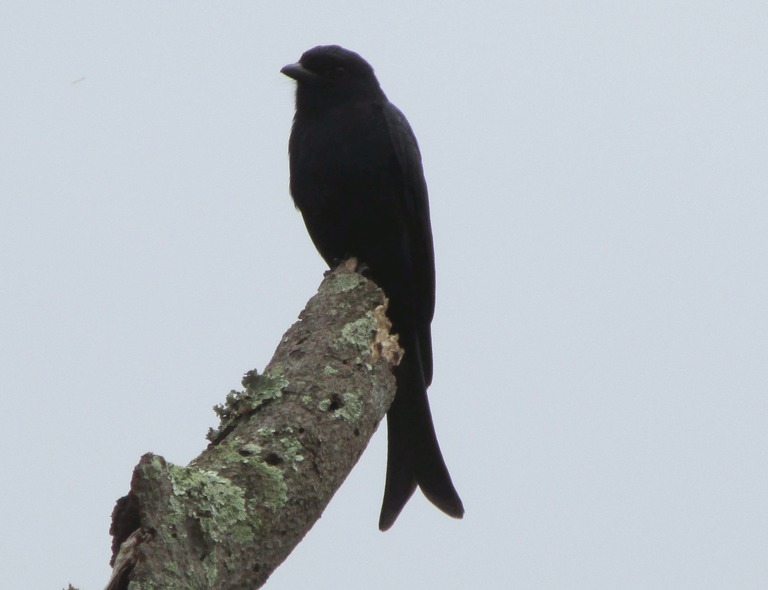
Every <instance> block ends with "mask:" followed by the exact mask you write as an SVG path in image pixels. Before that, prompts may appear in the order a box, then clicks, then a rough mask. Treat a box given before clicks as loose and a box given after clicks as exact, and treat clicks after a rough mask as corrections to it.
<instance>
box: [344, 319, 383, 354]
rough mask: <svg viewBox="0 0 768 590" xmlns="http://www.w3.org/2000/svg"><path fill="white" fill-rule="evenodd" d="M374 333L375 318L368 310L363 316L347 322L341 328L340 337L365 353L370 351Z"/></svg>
mask: <svg viewBox="0 0 768 590" xmlns="http://www.w3.org/2000/svg"><path fill="white" fill-rule="evenodd" d="M375 334H376V320H375V319H374V317H373V313H371V312H370V311H369V312H366V314H365V315H364V316H363V317H361V318H359V319H356V320H355V321H353V322H349V323H348V324H346V325H345V326H344V327H343V328H342V329H341V337H342V339H343V341H344V342H346V343H348V344H351V345H352V346H354V347H355V348H356V349H357V350H359V351H361V352H362V351H365V352H366V353H370V348H371V342H373V339H374V336H375Z"/></svg>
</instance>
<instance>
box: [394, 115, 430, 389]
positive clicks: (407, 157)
mask: <svg viewBox="0 0 768 590" xmlns="http://www.w3.org/2000/svg"><path fill="white" fill-rule="evenodd" d="M384 117H385V119H386V122H387V128H388V130H389V136H390V138H391V140H392V144H393V146H394V148H395V155H396V156H397V159H398V161H399V163H400V168H401V170H402V174H403V186H404V191H403V199H404V204H403V205H404V209H405V211H406V213H407V219H408V220H409V221H410V227H409V236H410V238H411V240H410V241H411V252H410V254H411V256H412V262H413V264H412V267H411V268H412V271H413V273H412V277H413V281H414V285H415V288H416V309H417V313H418V314H419V317H418V326H419V335H418V336H419V343H420V345H421V346H420V348H421V357H422V364H423V369H424V378H425V381H426V383H427V385H428V384H429V383H431V382H432V341H431V336H430V324H431V322H432V317H433V315H434V312H435V254H434V247H433V245H432V226H431V224H430V221H429V199H428V196H427V182H426V180H425V179H424V171H423V169H422V166H421V152H420V151H419V145H418V143H417V141H416V136H415V135H414V134H413V130H412V129H411V126H410V125H409V124H408V120H407V119H406V118H405V115H403V113H401V112H400V110H399V109H398V108H397V107H396V106H394V105H393V104H392V103H390V102H387V103H386V104H385V105H384Z"/></svg>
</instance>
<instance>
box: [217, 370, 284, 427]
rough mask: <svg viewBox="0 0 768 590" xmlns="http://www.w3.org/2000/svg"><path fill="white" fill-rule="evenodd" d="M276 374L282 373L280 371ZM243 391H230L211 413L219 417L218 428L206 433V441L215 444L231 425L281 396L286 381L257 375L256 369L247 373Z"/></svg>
mask: <svg viewBox="0 0 768 590" xmlns="http://www.w3.org/2000/svg"><path fill="white" fill-rule="evenodd" d="M278 373H282V370H280V371H279V372H278ZM242 384H243V387H244V388H245V389H244V390H243V391H235V390H232V391H230V392H229V393H228V394H227V399H226V401H225V403H224V404H223V405H221V404H220V405H216V406H214V408H213V411H214V412H216V415H217V416H218V417H219V420H220V423H219V427H218V428H216V429H214V428H211V429H210V430H209V431H208V436H207V438H208V440H210V441H211V442H217V441H218V439H219V438H220V437H221V436H222V434H224V433H226V432H227V429H228V428H229V427H230V426H231V425H232V423H233V422H234V421H235V420H236V419H237V418H239V417H240V416H243V415H245V414H249V413H251V412H254V411H256V410H258V409H259V408H260V407H261V406H263V405H264V404H266V403H269V402H270V401H272V400H274V399H279V398H281V397H282V396H283V388H284V387H286V386H287V385H288V380H287V379H285V378H284V377H282V376H280V374H278V375H271V374H267V373H265V374H264V375H259V373H258V371H256V369H254V370H252V371H248V372H247V373H246V374H245V376H244V377H243V381H242Z"/></svg>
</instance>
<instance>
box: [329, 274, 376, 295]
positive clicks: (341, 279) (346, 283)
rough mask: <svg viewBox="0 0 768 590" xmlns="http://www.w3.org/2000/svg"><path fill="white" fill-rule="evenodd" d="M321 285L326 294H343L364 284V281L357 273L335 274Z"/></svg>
mask: <svg viewBox="0 0 768 590" xmlns="http://www.w3.org/2000/svg"><path fill="white" fill-rule="evenodd" d="M330 278H331V280H328V281H326V282H325V283H324V284H323V288H324V289H325V290H327V292H328V293H344V292H346V291H351V290H352V289H355V288H357V287H359V286H360V285H363V284H365V281H366V279H365V278H364V277H363V276H361V275H359V274H357V273H335V274H333V275H331V277H330Z"/></svg>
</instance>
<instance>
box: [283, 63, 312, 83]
mask: <svg viewBox="0 0 768 590" xmlns="http://www.w3.org/2000/svg"><path fill="white" fill-rule="evenodd" d="M280 73H282V74H285V75H286V76H288V77H289V78H293V79H294V80H296V81H297V82H309V83H312V82H313V81H314V80H316V79H317V78H318V77H319V76H318V75H317V74H315V73H314V72H310V71H309V70H308V69H306V68H305V67H304V66H303V65H301V63H299V62H296V63H295V64H288V65H287V66H285V67H284V68H283V69H282V70H280Z"/></svg>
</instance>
